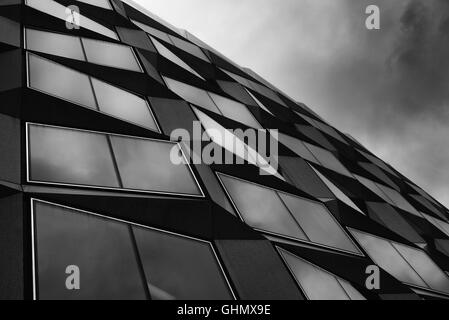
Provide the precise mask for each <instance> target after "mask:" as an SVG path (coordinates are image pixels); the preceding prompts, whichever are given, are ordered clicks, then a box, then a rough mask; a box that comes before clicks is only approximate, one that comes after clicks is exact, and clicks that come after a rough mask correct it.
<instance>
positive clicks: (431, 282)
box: [393, 243, 449, 293]
mask: <svg viewBox="0 0 449 320" xmlns="http://www.w3.org/2000/svg"><path fill="white" fill-rule="evenodd" d="M393 245H394V247H395V248H396V249H397V250H398V251H399V252H400V253H401V255H402V256H403V257H404V259H405V260H407V262H408V263H410V265H411V266H412V267H413V269H415V270H416V272H417V273H418V274H419V275H420V276H421V278H422V279H423V280H424V281H425V282H426V283H427V284H428V286H429V287H430V288H432V289H434V290H439V291H443V292H448V293H449V279H448V277H447V275H446V274H445V273H444V272H443V271H441V269H440V268H439V267H438V266H437V265H436V264H435V263H434V262H433V261H432V260H431V259H430V258H429V256H428V255H427V254H426V253H424V251H421V250H417V249H414V248H411V247H407V246H403V245H401V244H399V243H393Z"/></svg>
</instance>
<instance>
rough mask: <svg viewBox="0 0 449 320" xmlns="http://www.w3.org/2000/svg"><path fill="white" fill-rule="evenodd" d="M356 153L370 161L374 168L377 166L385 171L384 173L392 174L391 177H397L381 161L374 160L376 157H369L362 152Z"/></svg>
mask: <svg viewBox="0 0 449 320" xmlns="http://www.w3.org/2000/svg"><path fill="white" fill-rule="evenodd" d="M358 152H359V153H360V154H362V155H363V156H364V157H365V158H367V159H368V160H370V161H371V162H372V163H374V164H375V165H376V166H378V167H379V168H382V169H383V170H385V171H386V172H389V173H390V174H392V175H393V176H396V177H397V176H398V175H397V174H396V173H395V172H394V171H393V170H392V169H390V167H389V166H388V165H387V164H385V163H384V162H383V161H382V160H380V159H378V158H376V157H374V156H372V155H370V154H368V153H366V152H363V151H361V150H358Z"/></svg>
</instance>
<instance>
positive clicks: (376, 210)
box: [366, 202, 425, 243]
mask: <svg viewBox="0 0 449 320" xmlns="http://www.w3.org/2000/svg"><path fill="white" fill-rule="evenodd" d="M366 206H367V208H368V211H369V213H370V217H371V218H372V219H373V220H376V221H378V222H380V223H382V224H383V225H384V226H386V227H387V228H388V229H390V230H392V231H394V232H396V233H397V234H399V235H401V236H403V237H404V238H405V239H407V240H409V241H410V242H413V243H425V241H424V239H423V238H421V236H420V235H419V234H418V233H417V232H416V231H415V229H413V228H412V227H411V226H410V225H409V223H408V222H407V221H406V220H405V219H404V218H403V217H402V216H401V215H400V214H399V213H398V212H397V211H396V210H394V209H393V207H391V206H390V205H389V204H387V203H376V202H367V203H366Z"/></svg>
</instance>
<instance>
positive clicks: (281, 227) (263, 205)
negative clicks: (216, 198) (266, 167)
mask: <svg viewBox="0 0 449 320" xmlns="http://www.w3.org/2000/svg"><path fill="white" fill-rule="evenodd" d="M220 179H221V181H222V182H223V184H224V185H225V188H226V190H227V191H228V193H229V195H230V197H231V198H232V200H233V201H234V203H235V205H236V207H237V208H238V210H239V212H240V213H241V215H242V216H243V219H244V220H245V222H246V223H247V224H248V225H250V226H252V227H254V228H257V229H260V230H265V231H268V232H273V233H276V234H280V235H285V236H288V237H292V238H297V239H301V240H307V238H306V236H305V235H304V232H303V231H302V230H301V229H300V228H299V227H298V225H297V223H296V222H295V220H294V219H293V217H292V216H291V215H290V213H289V211H288V210H287V208H286V207H285V206H284V204H283V203H282V201H281V200H280V198H279V196H278V195H277V194H276V192H275V191H274V190H271V189H268V188H263V187H260V186H258V185H256V184H252V183H249V182H245V181H242V180H238V179H234V178H230V177H227V176H224V175H220Z"/></svg>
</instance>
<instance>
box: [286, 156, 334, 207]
mask: <svg viewBox="0 0 449 320" xmlns="http://www.w3.org/2000/svg"><path fill="white" fill-rule="evenodd" d="M279 164H280V166H281V168H282V170H283V172H285V173H286V174H287V175H288V177H289V178H290V180H292V182H293V184H294V185H295V186H296V187H297V188H299V189H301V190H303V191H305V192H306V193H309V194H310V195H312V196H314V197H315V198H319V199H331V198H333V197H334V195H333V194H332V193H331V192H330V190H329V189H328V188H327V187H326V185H325V184H324V182H323V181H321V180H320V178H319V177H318V176H317V175H316V174H315V172H314V171H313V170H312V168H311V167H310V165H309V164H308V163H307V162H306V161H304V160H303V159H301V158H299V157H283V156H280V157H279Z"/></svg>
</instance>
